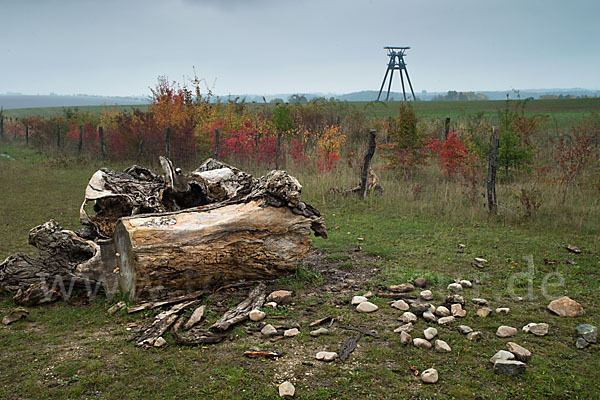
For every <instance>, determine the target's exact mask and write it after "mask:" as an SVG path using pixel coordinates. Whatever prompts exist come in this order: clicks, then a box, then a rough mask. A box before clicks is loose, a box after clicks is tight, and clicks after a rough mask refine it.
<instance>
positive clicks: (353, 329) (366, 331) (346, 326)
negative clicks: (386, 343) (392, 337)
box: [338, 325, 380, 339]
mask: <svg viewBox="0 0 600 400" xmlns="http://www.w3.org/2000/svg"><path fill="white" fill-rule="evenodd" d="M338 327H339V328H341V329H346V330H349V331H356V332H360V333H362V334H363V335H367V336H371V337H374V338H375V339H379V338H380V336H379V335H378V334H377V332H372V331H368V330H366V329H363V328H357V327H355V326H350V325H338Z"/></svg>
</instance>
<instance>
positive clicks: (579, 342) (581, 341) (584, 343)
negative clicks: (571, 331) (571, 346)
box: [575, 337, 590, 349]
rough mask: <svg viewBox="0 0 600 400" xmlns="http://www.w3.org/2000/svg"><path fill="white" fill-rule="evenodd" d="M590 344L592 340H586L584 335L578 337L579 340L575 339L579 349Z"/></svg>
mask: <svg viewBox="0 0 600 400" xmlns="http://www.w3.org/2000/svg"><path fill="white" fill-rule="evenodd" d="M589 345H590V342H588V341H587V340H585V339H584V338H582V337H580V338H577V340H576V341H575V347H577V348H578V349H585V348H586V347H588V346H589Z"/></svg>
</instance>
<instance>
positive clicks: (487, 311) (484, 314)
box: [477, 307, 492, 318]
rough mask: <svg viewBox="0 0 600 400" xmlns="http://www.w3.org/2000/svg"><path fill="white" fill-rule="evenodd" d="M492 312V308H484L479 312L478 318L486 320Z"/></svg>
mask: <svg viewBox="0 0 600 400" xmlns="http://www.w3.org/2000/svg"><path fill="white" fill-rule="evenodd" d="M491 312H492V309H491V308H488V307H482V308H480V309H478V310H477V316H478V317H481V318H486V317H487V316H488V315H490V313H491Z"/></svg>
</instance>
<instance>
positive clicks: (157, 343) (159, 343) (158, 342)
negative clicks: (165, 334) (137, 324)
mask: <svg viewBox="0 0 600 400" xmlns="http://www.w3.org/2000/svg"><path fill="white" fill-rule="evenodd" d="M166 345H167V341H166V340H165V339H163V338H162V336H161V337H159V338H157V339H156V340H155V341H154V347H158V348H160V347H165V346H166Z"/></svg>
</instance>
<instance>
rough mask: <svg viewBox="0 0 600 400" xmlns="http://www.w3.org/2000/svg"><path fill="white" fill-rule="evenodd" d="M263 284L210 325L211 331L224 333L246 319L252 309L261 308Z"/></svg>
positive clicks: (263, 300) (263, 297)
mask: <svg viewBox="0 0 600 400" xmlns="http://www.w3.org/2000/svg"><path fill="white" fill-rule="evenodd" d="M265 289H266V286H265V284H264V283H262V282H261V283H260V284H259V285H258V286H257V287H255V288H254V289H252V290H251V291H250V293H249V294H248V297H247V298H246V299H245V300H244V301H242V302H241V303H240V304H238V305H237V306H236V307H235V308H232V309H231V310H228V311H227V312H226V313H225V314H224V315H223V316H222V317H221V318H220V319H219V320H218V321H217V322H215V323H214V324H212V325H211V327H210V329H211V330H217V331H226V330H227V329H229V327H230V326H232V325H235V324H237V323H239V322H242V321H245V320H247V319H248V314H250V311H252V310H254V309H258V308H260V307H262V305H263V304H264V303H265Z"/></svg>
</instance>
